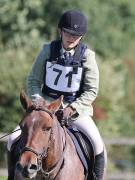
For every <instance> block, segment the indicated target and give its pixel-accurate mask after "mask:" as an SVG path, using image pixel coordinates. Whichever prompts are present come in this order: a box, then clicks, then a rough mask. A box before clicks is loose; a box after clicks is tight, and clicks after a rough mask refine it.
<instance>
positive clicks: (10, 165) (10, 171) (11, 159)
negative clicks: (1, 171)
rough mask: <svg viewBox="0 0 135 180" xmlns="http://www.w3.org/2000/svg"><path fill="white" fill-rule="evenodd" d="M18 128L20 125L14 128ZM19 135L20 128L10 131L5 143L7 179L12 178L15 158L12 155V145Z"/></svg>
mask: <svg viewBox="0 0 135 180" xmlns="http://www.w3.org/2000/svg"><path fill="white" fill-rule="evenodd" d="M19 128H20V127H19V126H17V127H16V128H15V130H17V129H19ZM20 135H21V130H19V131H16V132H14V133H12V134H11V135H10V136H9V138H8V143H7V149H8V152H7V159H8V180H14V168H15V159H14V156H13V154H14V153H13V151H14V149H13V148H12V147H13V144H14V143H15V142H16V141H17V140H18V139H19V137H20Z"/></svg>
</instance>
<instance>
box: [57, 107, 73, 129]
mask: <svg viewBox="0 0 135 180" xmlns="http://www.w3.org/2000/svg"><path fill="white" fill-rule="evenodd" d="M73 113H74V110H73V109H72V108H71V107H70V106H68V107H66V108H64V109H59V110H58V111H57V112H56V113H55V115H56V116H57V119H58V121H59V122H60V124H61V126H69V123H68V120H69V118H70V117H71V116H72V115H73Z"/></svg>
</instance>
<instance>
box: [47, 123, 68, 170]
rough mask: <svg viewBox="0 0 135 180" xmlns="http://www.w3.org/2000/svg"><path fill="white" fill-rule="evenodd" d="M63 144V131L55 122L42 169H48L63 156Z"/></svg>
mask: <svg viewBox="0 0 135 180" xmlns="http://www.w3.org/2000/svg"><path fill="white" fill-rule="evenodd" d="M64 146H65V133H64V130H63V128H62V127H61V126H60V125H59V123H58V122H57V123H56V124H55V125H54V127H53V129H52V134H51V139H50V147H49V150H48V156H47V158H46V163H45V167H44V169H50V168H51V167H52V166H55V165H56V164H57V162H58V161H59V160H60V159H61V158H62V157H63V151H64Z"/></svg>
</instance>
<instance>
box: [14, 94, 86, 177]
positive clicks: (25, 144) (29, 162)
mask: <svg viewBox="0 0 135 180" xmlns="http://www.w3.org/2000/svg"><path fill="white" fill-rule="evenodd" d="M20 101H21V104H22V106H23V108H24V109H25V114H24V117H23V118H22V120H21V122H20V123H19V125H20V128H21V131H22V133H21V137H20V140H19V142H20V143H18V145H16V146H19V147H21V148H20V149H19V157H18V158H17V160H16V162H15V164H16V166H15V170H14V179H15V180H22V179H25V178H28V179H34V180H37V179H38V180H40V179H45V180H54V179H55V180H70V179H72V180H84V179H85V171H84V166H83V164H82V162H81V160H80V158H79V156H78V153H77V151H76V148H75V145H74V143H73V141H72V139H71V137H70V135H69V134H68V133H67V131H66V128H65V127H62V126H61V125H60V123H59V121H58V120H57V117H56V115H55V113H56V112H57V111H58V110H59V108H60V106H61V104H62V101H63V96H61V97H59V98H58V99H56V100H54V101H53V102H52V103H48V102H47V101H46V100H44V99H41V98H40V101H38V99H37V100H36V101H35V102H34V103H33V102H32V101H31V100H30V99H29V98H28V96H27V95H26V94H25V93H24V92H22V93H20ZM17 149H18V148H17V147H16V152H17ZM15 154H16V153H15ZM16 157H17V155H16Z"/></svg>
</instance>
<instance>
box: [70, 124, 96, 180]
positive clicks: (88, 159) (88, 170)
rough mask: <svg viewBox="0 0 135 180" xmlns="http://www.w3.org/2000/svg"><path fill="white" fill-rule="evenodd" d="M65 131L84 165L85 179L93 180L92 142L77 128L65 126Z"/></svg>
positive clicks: (93, 154)
mask: <svg viewBox="0 0 135 180" xmlns="http://www.w3.org/2000/svg"><path fill="white" fill-rule="evenodd" d="M67 133H68V134H69V135H70V137H71V139H72V140H73V143H74V145H75V147H76V151H77V153H78V156H79V158H80V160H81V162H82V164H83V166H84V170H85V180H89V179H91V180H95V175H94V172H93V169H94V162H95V153H94V147H93V144H92V142H91V141H90V140H89V139H88V138H87V137H86V135H84V134H83V133H82V132H80V131H78V129H77V128H71V127H70V128H67Z"/></svg>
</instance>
